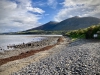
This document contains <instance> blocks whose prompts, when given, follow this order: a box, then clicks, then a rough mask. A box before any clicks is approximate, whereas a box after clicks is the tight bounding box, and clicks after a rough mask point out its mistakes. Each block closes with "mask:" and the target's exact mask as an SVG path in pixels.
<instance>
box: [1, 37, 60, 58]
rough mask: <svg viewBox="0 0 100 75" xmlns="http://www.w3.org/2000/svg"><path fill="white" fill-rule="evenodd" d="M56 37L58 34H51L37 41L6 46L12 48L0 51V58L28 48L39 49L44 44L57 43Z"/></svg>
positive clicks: (22, 51) (23, 51) (19, 52)
mask: <svg viewBox="0 0 100 75" xmlns="http://www.w3.org/2000/svg"><path fill="white" fill-rule="evenodd" d="M58 38H59V37H58V36H52V37H47V38H46V39H43V40H41V41H37V42H29V43H24V44H19V45H11V46H8V48H10V49H12V50H4V52H3V53H2V52H1V53H0V59H3V58H8V57H11V56H16V55H19V54H21V53H25V52H27V51H30V50H39V49H41V48H44V47H46V46H50V45H54V44H56V43H57V40H58Z"/></svg>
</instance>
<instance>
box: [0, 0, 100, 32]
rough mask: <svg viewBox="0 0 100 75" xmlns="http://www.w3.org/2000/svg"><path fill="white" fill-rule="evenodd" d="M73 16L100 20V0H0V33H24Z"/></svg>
mask: <svg viewBox="0 0 100 75" xmlns="http://www.w3.org/2000/svg"><path fill="white" fill-rule="evenodd" d="M73 16H80V17H84V16H93V17H98V18H100V0H0V32H14V31H22V30H26V29H30V28H34V27H37V26H39V25H42V24H44V23H47V22H49V21H58V22H60V21H62V20H64V19H67V18H70V17H73Z"/></svg>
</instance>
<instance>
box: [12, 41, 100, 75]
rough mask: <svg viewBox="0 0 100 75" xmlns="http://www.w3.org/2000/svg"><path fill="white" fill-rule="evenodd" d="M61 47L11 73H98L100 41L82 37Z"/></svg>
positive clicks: (99, 72) (63, 74)
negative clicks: (58, 50) (51, 53)
mask: <svg viewBox="0 0 100 75" xmlns="http://www.w3.org/2000/svg"><path fill="white" fill-rule="evenodd" d="M62 47H63V48H62V50H61V51H60V52H57V53H56V54H53V55H50V56H48V57H46V58H44V59H40V60H39V61H38V62H36V63H32V64H30V65H28V66H26V67H24V68H22V69H21V70H20V71H18V72H15V73H12V74H11V75H22V74H23V75H100V41H95V40H85V39H82V40H77V41H75V42H73V43H71V44H69V46H67V47H65V46H62ZM58 49H59V48H58Z"/></svg>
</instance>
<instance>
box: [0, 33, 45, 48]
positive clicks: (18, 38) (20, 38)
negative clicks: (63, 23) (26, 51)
mask: <svg viewBox="0 0 100 75" xmlns="http://www.w3.org/2000/svg"><path fill="white" fill-rule="evenodd" d="M41 39H44V37H40V36H37V37H36V36H34V35H0V49H1V48H2V49H7V45H13V44H22V43H28V42H31V41H40V40H41Z"/></svg>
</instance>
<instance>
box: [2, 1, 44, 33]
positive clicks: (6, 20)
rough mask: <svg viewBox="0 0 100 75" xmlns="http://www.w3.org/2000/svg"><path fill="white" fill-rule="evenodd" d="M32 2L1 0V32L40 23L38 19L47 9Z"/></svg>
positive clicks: (17, 29) (28, 27)
mask: <svg viewBox="0 0 100 75" xmlns="http://www.w3.org/2000/svg"><path fill="white" fill-rule="evenodd" d="M31 4H32V3H31V0H13V1H10V0H0V32H8V31H12V30H13V31H19V30H26V29H30V28H32V27H36V26H38V25H40V23H39V22H38V20H39V19H41V17H42V14H43V13H45V11H44V10H42V9H40V8H37V7H32V5H31ZM29 11H31V12H33V13H34V14H33V13H30V12H29ZM35 13H38V14H37V15H36V14H35Z"/></svg>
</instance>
